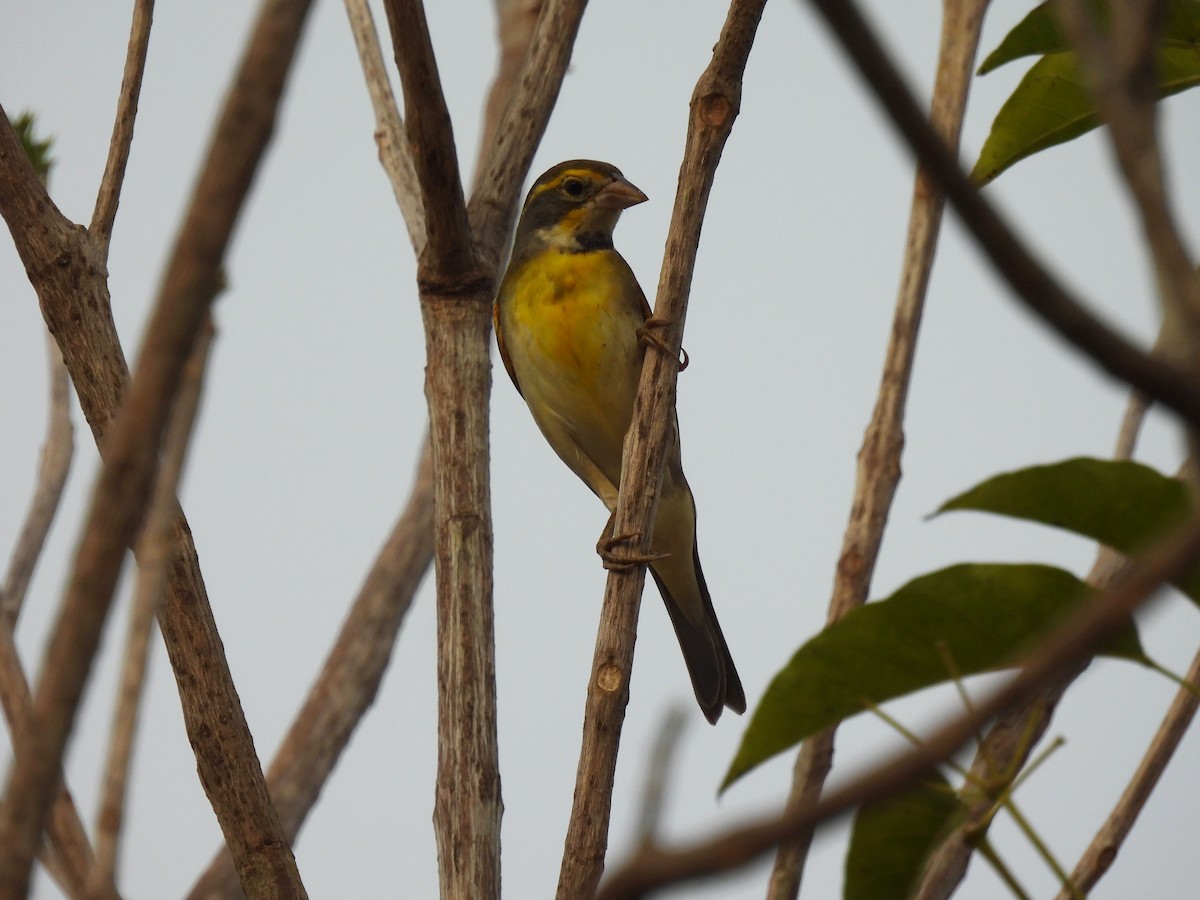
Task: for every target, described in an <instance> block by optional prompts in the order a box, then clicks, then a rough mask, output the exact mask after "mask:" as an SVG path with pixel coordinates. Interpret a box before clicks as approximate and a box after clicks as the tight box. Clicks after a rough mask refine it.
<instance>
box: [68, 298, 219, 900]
mask: <svg viewBox="0 0 1200 900" xmlns="http://www.w3.org/2000/svg"><path fill="white" fill-rule="evenodd" d="M212 332H213V326H212V319H211V317H210V318H209V319H208V321H207V322H205V324H204V327H203V329H202V333H201V335H200V336H199V337H198V338H197V339H196V345H195V347H193V348H192V355H191V358H190V359H189V360H188V363H187V365H186V366H185V367H184V371H183V375H182V381H181V383H180V386H179V393H178V396H177V398H176V400H175V404H174V408H173V409H172V410H171V417H170V421H169V423H168V426H167V433H166V436H165V438H164V440H163V458H162V462H161V463H160V466H159V472H158V478H157V480H156V482H155V485H154V495H153V498H152V500H151V502H150V508H149V511H148V512H147V514H146V525H145V527H144V528H143V530H142V535H141V537H140V538H139V540H138V545H139V546H138V550H139V553H138V568H139V571H138V580H137V587H136V588H135V589H134V595H133V603H132V607H131V608H132V611H131V613H130V617H129V635H128V638H127V639H126V644H125V655H124V658H123V661H122V664H121V678H120V682H119V686H118V692H117V703H116V708H115V710H114V711H113V722H112V733H111V736H110V738H109V746H108V757H107V759H106V760H105V765H104V780H103V785H102V790H101V795H100V808H99V812H98V813H97V815H96V859H95V862H94V863H93V865H92V869H91V871H90V872H89V873H88V879H87V896H88V898H89V900H107V898H111V897H114V896H115V895H116V893H117V888H116V871H117V848H118V842H119V839H120V834H121V827H122V823H123V821H124V818H125V794H126V785H127V784H128V780H129V768H130V760H131V759H132V756H133V739H134V734H135V732H136V730H137V720H138V710H139V707H140V706H141V699H142V685H143V684H144V682H145V675H146V660H147V659H148V657H149V650H150V636H151V629H152V626H153V625H154V617H155V615H156V614H157V612H158V606H159V603H160V602H161V600H162V595H163V590H164V589H165V588H166V584H167V567H168V566H169V565H170V563H171V561H172V560H173V559H174V558H175V535H174V530H175V510H176V506H175V492H176V490H177V489H178V486H179V480H180V477H181V476H182V474H183V466H184V461H185V459H186V455H187V449H188V445H189V443H190V441H191V437H192V426H193V424H194V422H195V420H196V410H197V409H198V408H199V405H200V394H201V389H202V387H203V383H204V370H205V368H206V366H207V362H208V350H209V346H210V344H211V342H212Z"/></svg>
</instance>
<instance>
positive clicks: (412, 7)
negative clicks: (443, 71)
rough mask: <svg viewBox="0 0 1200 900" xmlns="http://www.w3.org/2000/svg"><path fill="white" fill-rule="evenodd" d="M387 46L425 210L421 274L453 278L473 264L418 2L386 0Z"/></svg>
mask: <svg viewBox="0 0 1200 900" xmlns="http://www.w3.org/2000/svg"><path fill="white" fill-rule="evenodd" d="M384 9H385V10H386V11H387V17H388V26H389V28H390V30H391V33H392V48H393V50H394V51H395V55H396V65H397V67H398V68H399V69H400V83H401V85H402V86H403V88H404V119H405V122H406V124H407V127H408V134H409V140H410V142H411V145H412V150H413V152H412V161H413V168H414V170H415V171H416V173H417V185H418V187H419V189H420V192H421V201H422V206H423V207H424V209H425V247H424V248H423V249H422V250H421V251H420V263H421V268H422V270H424V271H425V275H421V274H418V278H423V277H431V276H433V275H436V276H437V277H439V278H446V277H455V276H458V275H461V274H462V273H464V272H468V271H470V270H471V269H472V268H473V267H474V264H475V261H474V254H473V252H472V241H471V228H470V225H469V224H468V222H467V208H466V201H465V199H464V197H463V187H462V178H461V177H460V175H459V171H458V153H457V151H456V149H455V146H454V129H453V128H452V127H451V124H450V111H449V110H448V109H447V108H446V98H445V96H444V95H443V94H442V82H441V79H440V77H439V76H438V68H437V60H436V59H435V58H434V55H433V44H432V42H431V41H430V37H429V24H428V22H426V21H425V6H424V4H423V3H422V2H421V0H387V2H385V4H384Z"/></svg>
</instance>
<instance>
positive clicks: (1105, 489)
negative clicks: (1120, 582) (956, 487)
mask: <svg viewBox="0 0 1200 900" xmlns="http://www.w3.org/2000/svg"><path fill="white" fill-rule="evenodd" d="M948 510H976V511H979V512H990V513H996V514H998V515H1002V516H1011V517H1013V518H1017V519H1027V520H1029V521H1032V522H1040V523H1041V524H1043V525H1051V526H1053V527H1055V528H1063V529H1065V530H1067V531H1072V532H1075V533H1076V534H1080V535H1083V536H1084V537H1088V538H1091V539H1093V540H1096V541H1099V542H1100V543H1102V544H1107V545H1108V546H1110V547H1113V548H1114V549H1116V550H1119V551H1121V552H1122V553H1124V554H1126V555H1132V554H1135V553H1138V552H1140V551H1141V550H1143V549H1145V548H1146V547H1147V546H1148V545H1149V544H1151V543H1153V542H1154V541H1155V540H1157V539H1159V538H1162V537H1164V536H1166V535H1167V534H1168V533H1169V532H1170V531H1171V530H1172V529H1174V528H1177V527H1178V526H1180V525H1182V524H1183V522H1184V520H1185V519H1186V518H1187V515H1188V513H1189V512H1190V511H1191V501H1190V500H1189V497H1188V489H1187V487H1186V486H1185V485H1184V484H1183V482H1181V481H1179V480H1178V479H1175V478H1168V477H1167V476H1166V475H1163V474H1162V473H1160V472H1156V471H1155V470H1154V469H1151V468H1150V467H1149V466H1144V465H1141V464H1140V463H1135V462H1128V461H1124V460H1102V459H1087V458H1078V459H1069V460H1066V461H1064V462H1060V463H1054V464H1052V465H1048V466H1033V467H1030V468H1028V469H1021V470H1019V471H1016V472H1007V473H1005V474H1003V475H997V476H995V477H994V478H989V479H988V480H987V481H984V482H982V483H981V484H979V485H976V486H975V487H973V488H971V489H970V490H969V491H966V492H965V493H963V494H959V495H958V496H957V497H954V498H952V499H950V500H947V501H946V503H945V504H943V505H942V507H941V509H939V510H938V512H946V511H948ZM1177 586H1178V587H1179V588H1180V590H1182V591H1183V592H1184V593H1185V594H1187V595H1188V596H1189V597H1190V598H1191V599H1192V600H1193V601H1195V602H1198V603H1200V571H1198V570H1195V569H1194V570H1192V571H1191V572H1189V573H1188V574H1186V575H1185V576H1184V577H1183V578H1181V579H1179V581H1178V582H1177Z"/></svg>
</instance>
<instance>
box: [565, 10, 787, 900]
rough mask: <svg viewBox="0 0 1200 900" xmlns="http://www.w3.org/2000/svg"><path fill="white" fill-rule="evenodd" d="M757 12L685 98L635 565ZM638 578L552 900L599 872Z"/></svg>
mask: <svg viewBox="0 0 1200 900" xmlns="http://www.w3.org/2000/svg"><path fill="white" fill-rule="evenodd" d="M763 5H764V0H734V2H733V3H731V4H730V7H729V13H728V15H727V17H726V19H725V25H724V27H723V28H722V30H721V36H720V38H719V40H718V41H717V45H716V47H715V48H714V49H713V56H712V61H711V62H710V63H709V65H708V68H707V69H705V71H704V72H703V73H702V74H701V76H700V78H699V80H698V81H697V83H696V88H695V90H694V91H693V93H692V101H691V105H690V109H689V116H688V131H687V140H686V144H685V149H684V156H683V161H682V163H681V164H680V168H679V187H678V190H677V192H676V194H675V207H674V210H673V212H672V215H671V227H670V231H669V232H668V233H667V243H666V248H665V251H664V254H663V266H662V271H661V273H660V276H659V281H658V292H657V301H656V303H655V308H654V317H655V318H656V319H657V320H659V321H662V322H664V323H666V325H665V327H664V328H663V329H662V332H661V334H660V336H661V337H662V338H663V340H664V342H665V344H666V346H667V347H668V348H670V349H671V350H672V351H674V354H675V355H671V354H667V353H658V352H648V353H646V356H645V362H644V363H643V364H642V374H641V381H640V383H639V386H638V395H637V400H636V402H635V404H634V409H633V420H632V422H631V423H630V426H629V432H628V434H627V435H626V437H625V447H624V454H623V457H622V461H621V485H620V488H621V490H620V496H619V498H618V500H617V508H616V511H615V514H614V520H613V523H614V524H613V529H614V530H613V533H614V534H633V535H638V537H637V539H636V540H634V541H631V542H630V545H629V549H630V552H631V553H632V554H634V555H640V556H645V555H646V554H648V553H649V550H650V536H651V535H652V534H653V532H654V514H655V511H656V507H657V502H658V490H657V489H656V486H657V485H658V483H659V481H660V480H661V478H662V470H663V463H664V460H665V459H666V451H667V443H668V440H669V438H670V435H669V431H670V423H671V422H672V421H673V417H674V416H673V411H674V408H675V382H676V378H677V377H678V374H679V365H678V362H677V360H678V358H679V357H678V355H677V354H678V351H679V348H680V346H681V342H682V339H683V325H684V318H685V317H686V314H687V299H688V292H689V290H690V288H691V282H692V272H693V270H694V268H695V262H696V251H697V247H698V245H699V243H700V228H701V226H702V224H703V222H704V212H705V209H706V208H707V205H708V195H709V192H710V190H711V189H712V184H713V180H714V178H715V176H716V170H717V164H718V163H719V162H720V160H721V151H722V149H723V148H724V146H725V141H726V139H727V138H728V137H729V133H730V131H731V130H732V128H733V122H734V119H735V118H736V117H737V114H738V110H739V107H740V103H741V96H742V73H743V72H744V71H745V67H746V60H747V58H748V57H749V55H750V48H751V47H752V46H753V44H754V35H755V32H756V30H757V28H758V23H759V20H760V18H761V17H762V10H763ZM645 578H646V568H645V566H644V565H640V566H637V567H634V568H630V569H615V570H612V571H610V572H609V573H608V581H607V584H606V585H605V591H604V604H603V608H602V610H601V613H600V627H599V631H598V633H597V636H596V649H595V654H594V656H593V661H592V672H591V676H590V678H589V680H588V692H587V704H586V706H585V708H584V723H583V741H582V747H581V749H580V754H579V768H578V770H577V773H576V777H575V798H574V802H573V804H572V807H571V817H570V821H569V823H568V826H567V837H566V842H565V848H564V851H565V852H564V854H563V861H562V866H561V868H560V870H559V880H558V893H557V897H558V898H559V900H573V898H578V897H587V896H589V895H590V894H591V893H592V892H593V891H594V890H595V887H596V884H597V883H598V882H599V880H600V875H601V872H602V871H603V869H604V857H605V853H606V849H607V846H608V824H609V817H610V814H611V810H612V789H613V778H614V775H615V772H616V761H617V750H618V747H619V744H620V737H621V726H622V724H623V722H624V718H625V707H626V705H627V704H628V702H629V678H630V673H631V671H632V668H633V649H634V641H635V639H636V636H637V617H638V609H639V606H640V603H641V595H642V587H643V585H644V583H645Z"/></svg>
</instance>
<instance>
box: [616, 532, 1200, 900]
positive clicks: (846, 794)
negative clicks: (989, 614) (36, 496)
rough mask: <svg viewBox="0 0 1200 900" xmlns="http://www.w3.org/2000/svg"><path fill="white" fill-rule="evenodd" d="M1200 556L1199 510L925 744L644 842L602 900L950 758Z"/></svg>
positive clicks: (824, 816)
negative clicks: (686, 843) (774, 805)
mask: <svg viewBox="0 0 1200 900" xmlns="http://www.w3.org/2000/svg"><path fill="white" fill-rule="evenodd" d="M1197 557H1200V517H1193V518H1192V519H1191V520H1190V521H1189V522H1188V523H1187V524H1186V525H1185V526H1184V527H1183V528H1181V529H1179V530H1178V531H1177V532H1176V533H1175V534H1173V535H1172V536H1171V537H1170V538H1168V539H1167V540H1166V541H1164V542H1163V543H1162V544H1161V545H1159V546H1157V547H1155V548H1153V549H1152V550H1150V551H1149V552H1147V553H1145V554H1144V555H1142V556H1141V557H1139V559H1138V560H1137V562H1136V563H1135V564H1133V565H1131V566H1130V567H1129V568H1128V569H1126V570H1125V571H1124V572H1123V573H1122V575H1121V576H1120V577H1119V578H1118V579H1117V580H1116V582H1115V583H1114V584H1113V586H1112V588H1111V589H1110V590H1108V591H1105V592H1104V593H1103V594H1102V595H1101V596H1100V597H1098V598H1097V599H1096V600H1095V601H1094V602H1092V603H1088V604H1086V605H1085V606H1084V607H1083V608H1082V609H1080V610H1079V611H1078V612H1077V613H1075V614H1074V615H1072V616H1071V617H1070V618H1069V619H1068V620H1067V621H1066V622H1063V623H1062V624H1061V625H1060V626H1058V627H1057V628H1055V629H1054V630H1053V631H1052V632H1051V633H1050V634H1049V635H1047V637H1046V638H1045V640H1043V641H1041V642H1040V643H1039V644H1038V645H1037V646H1036V647H1035V648H1033V649H1032V650H1031V651H1030V655H1029V658H1028V661H1027V662H1026V664H1025V665H1024V667H1023V668H1022V669H1021V670H1020V671H1019V672H1018V673H1017V674H1016V675H1015V676H1013V677H1012V678H1011V679H1010V680H1009V681H1008V682H1007V683H1006V684H1005V685H1004V686H1003V687H1002V688H1000V689H999V690H997V691H996V692H995V693H993V694H992V695H991V696H990V697H987V698H985V699H984V700H983V701H981V702H980V703H977V704H976V705H975V706H974V708H973V709H971V710H968V711H966V712H965V713H963V714H961V715H959V716H957V717H955V718H954V719H953V720H951V721H950V722H948V723H947V724H945V725H943V726H942V727H941V728H939V729H938V730H937V731H936V732H935V733H934V734H933V735H932V736H930V737H929V738H928V739H927V740H926V741H925V742H924V743H922V744H921V745H920V746H918V747H916V748H914V749H911V750H908V751H906V752H904V753H901V754H899V755H897V756H895V757H893V758H892V759H890V760H887V761H886V762H884V763H883V764H881V765H879V766H878V767H876V768H874V769H872V770H871V771H869V772H868V773H867V774H866V775H864V776H863V777H861V778H859V779H856V780H855V781H853V782H851V783H850V784H848V785H846V786H845V787H843V788H840V789H837V790H834V791H831V792H829V793H827V794H826V795H825V796H824V797H822V798H821V799H819V800H816V801H814V802H813V803H811V804H808V805H806V806H803V807H797V808H795V809H792V810H790V811H787V812H784V813H783V814H782V815H780V816H778V817H771V818H768V819H764V820H760V821H758V822H752V823H750V824H749V825H745V826H743V827H740V828H737V829H733V830H730V831H728V832H726V833H724V834H721V835H718V836H717V837H715V838H712V839H710V840H707V841H703V842H700V843H698V844H696V845H694V846H691V847H688V848H684V849H681V850H675V851H665V850H659V849H657V848H652V849H651V851H646V850H643V851H642V852H640V853H638V854H636V855H635V856H634V858H633V859H632V860H630V861H629V862H628V863H627V864H626V865H625V866H623V867H622V868H621V869H620V870H618V871H617V872H616V873H615V874H614V875H613V876H612V878H611V879H609V880H608V881H607V882H606V883H605V884H603V885H601V889H600V891H599V892H598V893H597V895H596V897H597V900H628V898H635V897H644V896H646V895H648V894H649V893H651V892H652V891H654V890H657V889H659V888H662V887H666V886H667V885H671V884H682V883H684V882H688V881H693V880H696V879H699V878H704V877H708V876H711V875H715V874H717V873H720V872H728V871H731V870H733V869H736V868H738V867H740V866H744V865H747V864H748V863H750V862H753V861H754V860H755V859H757V858H758V857H759V856H761V855H762V854H764V853H766V852H767V851H768V850H770V849H771V848H772V847H773V846H775V845H776V844H778V843H779V842H781V841H783V840H785V839H787V838H790V837H791V836H793V835H795V834H798V833H800V832H802V831H804V830H806V829H809V828H812V827H813V826H814V825H817V824H819V823H821V822H827V821H829V820H831V819H833V818H835V817H837V816H840V815H843V814H845V813H847V812H849V811H851V810H853V809H856V808H857V807H859V806H862V805H863V804H866V803H871V802H874V801H876V800H880V799H883V798H884V797H888V796H891V795H892V794H894V793H895V792H897V791H899V790H902V789H903V788H904V787H906V786H907V785H909V784H912V782H913V781H914V780H915V779H917V778H920V777H921V776H922V775H923V774H925V773H926V772H927V771H929V769H931V768H932V767H933V766H935V765H937V764H938V763H940V762H942V761H943V760H945V759H947V758H949V756H950V755H951V754H953V753H954V752H955V751H956V750H957V749H958V748H959V747H961V746H962V745H963V744H964V743H965V742H967V741H968V740H970V739H971V738H972V737H973V736H974V735H975V733H976V731H977V730H978V729H979V727H980V726H982V725H983V724H985V723H986V722H988V721H989V720H990V719H992V718H993V717H994V716H996V715H997V714H998V713H1000V712H1001V711H1003V710H1005V709H1009V708H1011V707H1013V706H1015V705H1016V704H1018V703H1020V702H1022V700H1024V699H1025V698H1026V697H1029V696H1030V695H1032V694H1033V693H1034V692H1035V691H1037V690H1038V688H1039V687H1040V686H1042V685H1044V684H1046V683H1047V682H1049V681H1051V680H1053V679H1054V678H1056V677H1058V675H1059V673H1060V672H1062V671H1064V670H1066V669H1070V667H1072V666H1073V665H1076V664H1077V663H1078V661H1079V660H1082V659H1086V658H1088V657H1089V656H1090V655H1091V654H1092V652H1093V650H1094V648H1095V647H1096V646H1098V645H1099V644H1100V643H1101V642H1102V641H1103V640H1104V639H1105V638H1107V637H1109V636H1110V635H1112V634H1113V633H1114V632H1115V631H1116V630H1117V629H1119V628H1121V627H1123V626H1124V625H1125V624H1127V622H1128V620H1129V616H1130V615H1131V614H1132V613H1133V612H1134V610H1136V609H1137V608H1138V607H1139V606H1140V605H1141V604H1143V603H1145V602H1146V600H1148V599H1149V598H1150V597H1151V596H1153V595H1154V594H1155V592H1156V591H1157V590H1158V589H1159V588H1161V587H1162V585H1164V584H1166V583H1167V582H1169V581H1172V580H1174V579H1175V578H1178V577H1179V576H1180V575H1181V574H1183V573H1184V572H1186V571H1187V570H1188V569H1189V568H1190V567H1191V566H1193V565H1194V564H1195V562H1196V559H1197Z"/></svg>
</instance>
